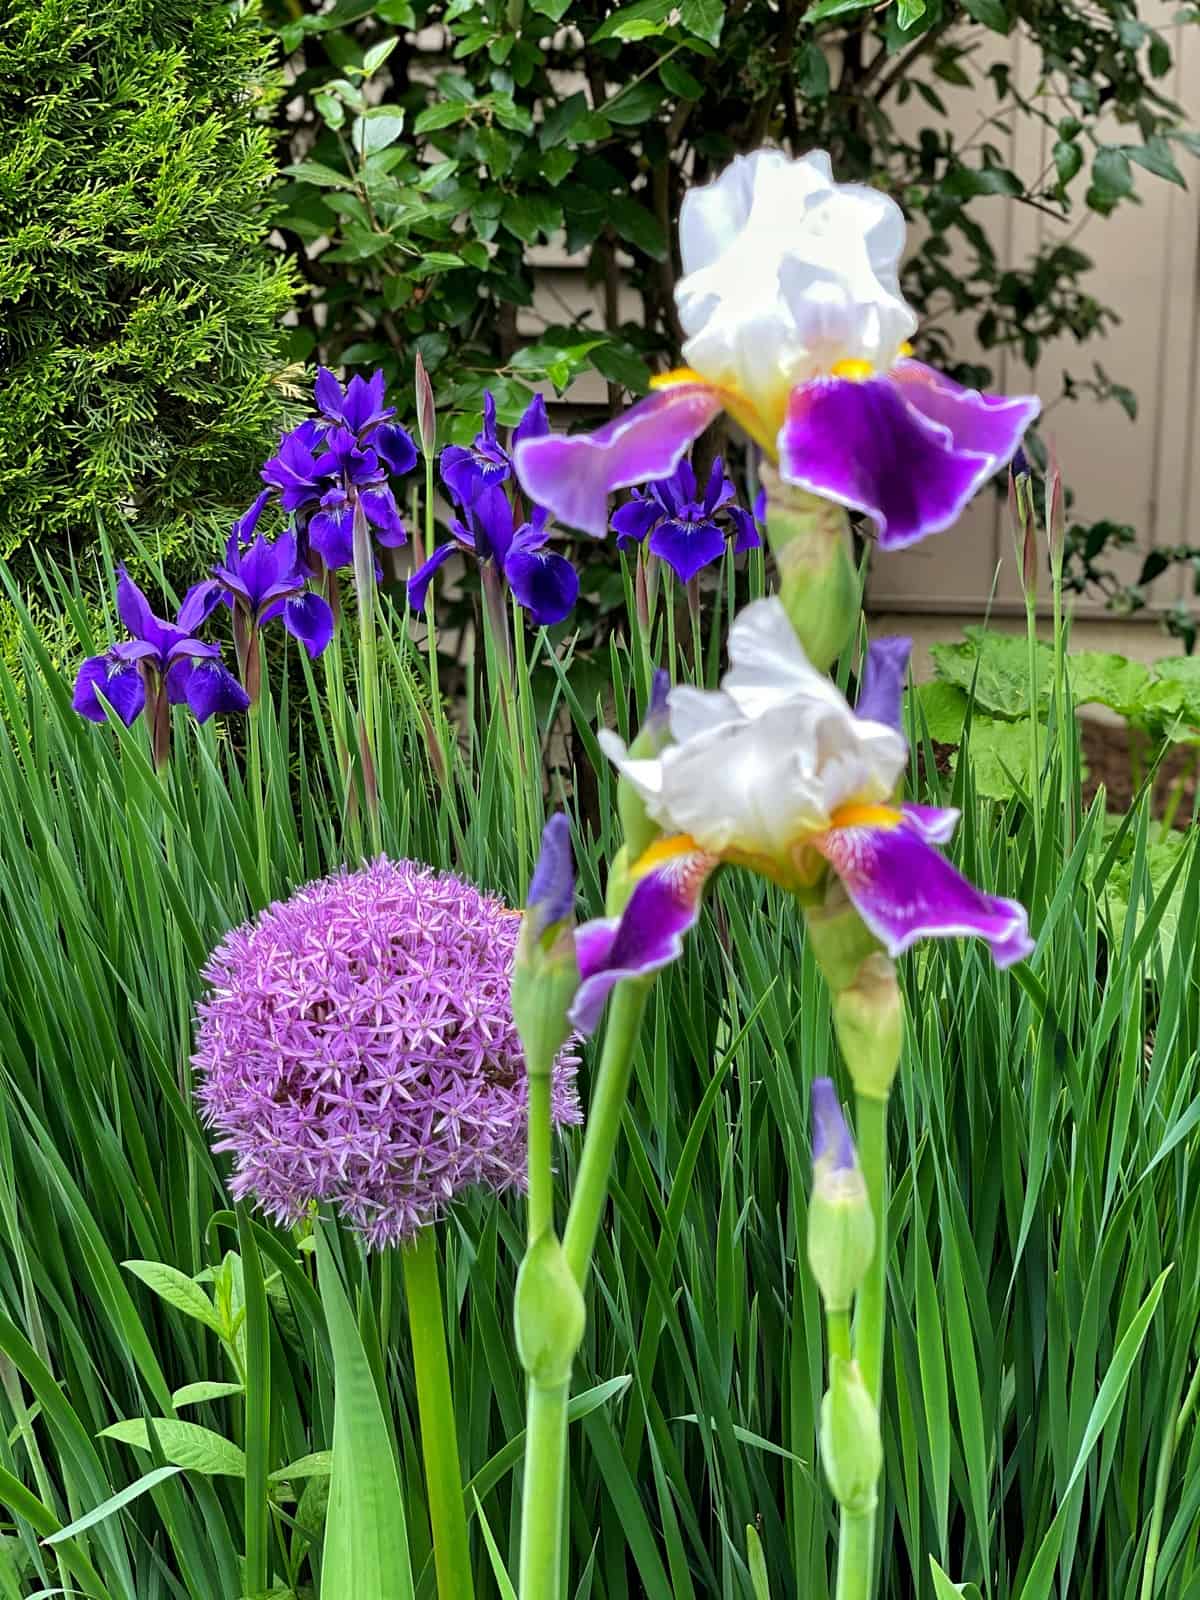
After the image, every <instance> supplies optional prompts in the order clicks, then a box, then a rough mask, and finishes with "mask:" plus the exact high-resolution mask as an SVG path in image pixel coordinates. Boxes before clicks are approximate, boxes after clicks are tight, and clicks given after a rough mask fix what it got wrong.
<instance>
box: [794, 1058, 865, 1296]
mask: <svg viewBox="0 0 1200 1600" xmlns="http://www.w3.org/2000/svg"><path fill="white" fill-rule="evenodd" d="M812 1105H813V1189H812V1198H811V1200H810V1202H809V1208H808V1263H809V1266H810V1267H811V1268H812V1274H813V1277H814V1278H815V1279H816V1280H817V1287H818V1288H819V1289H820V1291H821V1298H822V1300H823V1301H824V1302H825V1309H826V1311H829V1312H841V1311H849V1310H850V1307H851V1305H852V1304H853V1301H854V1296H855V1295H856V1294H857V1293H858V1290H859V1288H860V1287H861V1285H862V1282H863V1279H864V1278H865V1277H866V1275H867V1269H868V1268H869V1267H870V1265H871V1261H872V1258H873V1257H874V1254H875V1219H874V1218H873V1216H872V1215H871V1204H870V1201H869V1200H868V1198H867V1185H866V1182H865V1180H864V1178H863V1175H862V1169H861V1168H860V1166H859V1164H858V1152H857V1151H856V1150H855V1148H854V1141H853V1139H852V1138H851V1137H850V1130H849V1128H847V1126H846V1119H845V1118H844V1117H843V1115H842V1108H841V1106H840V1105H839V1104H838V1098H837V1091H836V1090H835V1089H834V1086H833V1083H832V1081H831V1080H830V1079H829V1078H818V1079H817V1080H816V1082H815V1083H814V1084H813V1088H812Z"/></svg>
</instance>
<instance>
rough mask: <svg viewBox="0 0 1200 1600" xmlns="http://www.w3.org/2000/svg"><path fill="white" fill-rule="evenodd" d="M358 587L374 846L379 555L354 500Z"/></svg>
mask: <svg viewBox="0 0 1200 1600" xmlns="http://www.w3.org/2000/svg"><path fill="white" fill-rule="evenodd" d="M354 587H355V589H356V590H357V593H358V696H359V716H360V717H361V732H362V747H361V755H362V767H363V792H364V794H365V797H366V802H367V814H368V816H369V817H370V819H371V846H372V849H373V850H374V852H375V854H376V855H378V853H379V851H380V850H381V849H382V847H383V841H382V836H381V830H380V823H379V784H378V778H377V773H378V752H379V738H378V724H379V713H378V706H379V651H378V641H377V639H376V636H375V557H374V552H373V551H372V549H371V535H370V530H369V529H368V527H367V517H366V513H365V512H364V510H363V508H362V505H361V504H360V502H359V501H358V500H357V499H356V500H355V502H354Z"/></svg>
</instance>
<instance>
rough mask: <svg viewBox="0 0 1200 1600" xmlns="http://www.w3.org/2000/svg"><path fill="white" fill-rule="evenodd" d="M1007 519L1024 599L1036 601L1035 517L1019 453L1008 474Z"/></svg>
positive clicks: (1030, 480)
mask: <svg viewBox="0 0 1200 1600" xmlns="http://www.w3.org/2000/svg"><path fill="white" fill-rule="evenodd" d="M1008 519H1009V523H1010V525H1011V527H1012V535H1013V546H1014V548H1015V550H1016V552H1017V563H1018V565H1019V566H1020V569H1021V587H1022V588H1023V589H1024V591H1025V597H1026V599H1027V600H1036V599H1037V582H1038V556H1037V517H1036V516H1035V514H1034V509H1033V478H1032V476H1031V474H1030V470H1029V462H1028V461H1027V460H1026V457H1025V452H1024V451H1023V450H1018V451H1017V453H1016V455H1015V456H1014V457H1013V461H1012V466H1011V467H1010V468H1009V472H1008Z"/></svg>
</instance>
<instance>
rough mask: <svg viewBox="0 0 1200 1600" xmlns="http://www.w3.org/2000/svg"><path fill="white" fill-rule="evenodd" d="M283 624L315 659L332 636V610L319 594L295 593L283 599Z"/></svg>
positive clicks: (281, 613)
mask: <svg viewBox="0 0 1200 1600" xmlns="http://www.w3.org/2000/svg"><path fill="white" fill-rule="evenodd" d="M280 615H281V616H282V617H283V625H284V627H285V628H286V629H287V631H288V632H289V633H290V634H291V635H292V637H293V638H294V639H299V641H300V643H301V644H302V645H303V646H304V648H305V649H306V650H307V651H308V653H309V655H310V656H311V657H312V658H313V660H314V661H315V660H316V658H317V657H318V656H319V655H320V654H321V652H322V651H323V650H324V649H325V647H326V645H327V644H328V643H329V641H330V639H332V638H333V612H332V611H331V610H330V608H329V604H328V602H327V601H325V600H323V599H322V598H321V596H320V595H319V594H313V593H311V592H309V593H308V594H297V595H293V596H292V597H291V598H290V599H288V600H285V601H283V603H282V608H281V612H280Z"/></svg>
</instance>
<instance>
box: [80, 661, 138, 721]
mask: <svg viewBox="0 0 1200 1600" xmlns="http://www.w3.org/2000/svg"><path fill="white" fill-rule="evenodd" d="M97 690H98V691H99V692H100V694H102V695H103V696H104V698H105V699H106V700H107V701H108V703H109V705H111V706H112V708H113V710H114V711H115V712H116V713H117V715H118V716H119V717H120V719H121V721H122V722H123V723H124V724H125V726H126V727H128V726H129V724H130V723H131V722H134V721H136V719H137V717H138V716H139V714H140V713H141V710H142V707H143V706H144V705H145V703H146V684H145V680H144V679H143V677H142V674H141V670H140V668H139V667H138V666H137V664H136V662H127V661H118V660H114V659H113V658H112V657H111V656H92V657H90V658H89V659H88V660H87V661H85V662H84V663H83V665H82V666H81V667H80V669H79V672H78V674H77V676H76V678H75V692H74V694H73V695H72V697H71V705H72V706H73V707H74V709H75V710H76V711H78V713H79V715H80V716H81V717H86V718H87V719H88V721H89V722H106V721H107V720H108V712H107V711H106V710H105V709H104V707H103V706H102V705H101V703H100V701H99V699H98V698H97Z"/></svg>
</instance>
